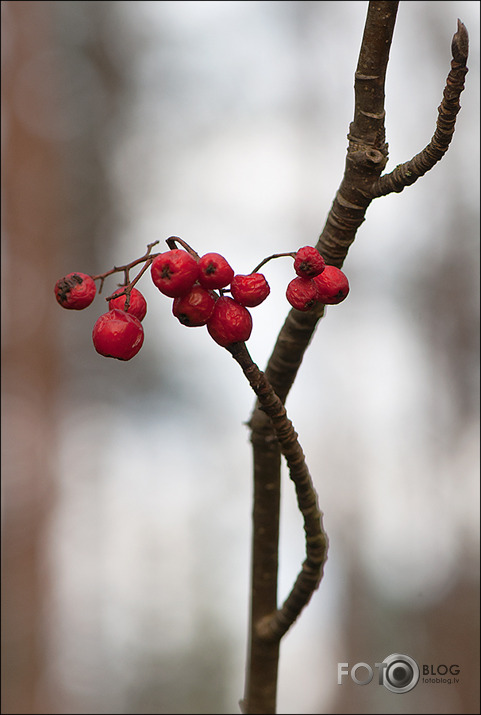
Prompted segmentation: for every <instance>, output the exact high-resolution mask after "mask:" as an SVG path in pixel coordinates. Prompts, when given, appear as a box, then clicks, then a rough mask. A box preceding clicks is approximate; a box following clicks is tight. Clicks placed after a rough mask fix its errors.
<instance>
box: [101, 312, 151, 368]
mask: <svg viewBox="0 0 481 715" xmlns="http://www.w3.org/2000/svg"><path fill="white" fill-rule="evenodd" d="M92 340H93V343H94V347H95V349H96V351H97V352H98V353H99V354H100V355H103V356H104V357H111V358H116V359H117V360H130V359H131V358H133V357H134V356H135V355H137V353H138V352H139V350H140V348H141V347H142V344H143V342H144V330H143V328H142V324H141V322H140V320H138V319H137V318H136V317H135V316H133V315H129V313H127V312H125V310H118V308H114V309H113V310H109V312H108V313H104V314H103V315H101V316H100V318H98V320H97V322H96V323H95V325H94V328H93V331H92Z"/></svg>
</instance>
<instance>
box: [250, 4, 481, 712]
mask: <svg viewBox="0 0 481 715" xmlns="http://www.w3.org/2000/svg"><path fill="white" fill-rule="evenodd" d="M397 9H398V2H393V1H391V0H386V1H381V0H375V1H372V2H369V4H368V11H367V17H366V23H365V27H364V35H363V40H362V45H361V50H360V54H359V61H358V66H357V69H356V73H355V84H354V92H355V111H354V118H353V121H352V123H351V125H350V128H349V134H348V140H349V146H348V151H347V156H346V165H345V171H344V176H343V179H342V182H341V185H340V187H339V190H338V192H337V194H336V196H335V199H334V201H333V204H332V207H331V209H330V211H329V214H328V216H327V219H326V223H325V226H324V229H323V231H322V233H321V235H320V237H319V240H318V242H317V244H316V248H317V249H318V250H319V252H320V253H321V254H322V256H323V257H324V259H325V261H326V263H327V264H330V265H334V266H337V267H338V268H341V267H342V265H343V263H344V260H345V258H346V256H347V253H348V251H349V248H350V246H351V244H352V242H353V241H354V239H355V236H356V233H357V230H358V228H359V227H360V226H361V224H362V222H363V221H364V219H365V214H366V211H367V208H368V207H369V205H370V203H371V202H372V200H373V199H374V198H376V197H378V196H382V195H386V194H388V193H390V192H393V191H395V192H399V191H402V189H403V188H404V187H405V186H408V185H410V184H412V183H414V181H416V179H418V178H419V177H420V176H422V175H423V174H424V173H426V171H428V170H429V169H430V168H432V166H434V165H435V164H436V162H438V161H439V160H440V159H441V158H442V156H443V155H444V153H445V152H446V151H447V149H448V146H449V143H450V141H451V138H452V135H453V132H454V125H455V121H456V115H457V113H458V112H459V97H460V94H461V92H462V90H463V88H464V77H465V75H466V72H467V67H466V61H467V56H468V36H467V32H466V28H465V27H464V25H463V24H462V23H461V22H459V21H458V30H457V32H456V34H455V36H454V38H453V43H452V54H453V61H452V63H451V71H450V73H449V75H448V79H447V83H446V88H445V90H444V95H443V100H442V103H441V106H440V107H439V116H438V122H437V126H436V131H435V134H434V136H433V138H432V140H431V142H430V143H429V145H428V146H427V147H426V148H425V149H424V150H423V151H422V152H421V153H420V154H418V155H417V156H416V157H414V158H413V159H411V160H410V161H408V162H406V163H405V164H403V165H401V166H399V167H397V168H396V169H395V170H394V171H393V172H391V173H390V174H387V175H385V176H382V177H381V174H382V172H383V170H384V168H385V166H386V164H387V159H388V145H387V143H386V141H385V121H384V119H385V110H384V86H385V77H386V68H387V64H388V60H389V52H390V47H391V42H392V36H393V31H394V26H395V22H396V14H397ZM323 314H324V306H322V305H318V306H317V307H316V308H314V309H313V310H311V311H308V312H305V313H304V312H302V313H301V312H299V311H297V310H295V309H292V310H291V311H290V312H289V314H288V316H287V318H286V321H285V323H284V325H283V327H282V328H281V331H280V333H279V336H278V338H277V342H276V344H275V347H274V350H273V352H272V355H271V357H270V359H269V361H268V364H267V367H266V370H265V379H266V380H267V382H268V383H269V384H270V385H271V386H272V388H273V390H274V391H275V393H276V395H277V396H278V398H279V401H280V402H281V403H284V402H285V400H286V398H287V395H288V393H289V390H290V388H291V386H292V384H293V382H294V380H295V377H296V375H297V371H298V369H299V367H300V365H301V362H302V359H303V356H304V352H305V350H306V349H307V347H308V345H309V343H310V341H311V339H312V336H313V334H314V332H315V329H316V327H317V324H318V322H319V320H320V318H321V317H322V316H323ZM250 427H251V440H252V445H253V455H254V513H253V546H252V589H251V593H252V602H251V624H250V641H249V654H248V666H247V676H246V688H245V696H244V700H243V702H242V709H243V712H245V713H275V712H276V678H277V666H278V663H277V660H278V655H279V637H280V636H282V633H283V632H285V631H286V630H287V628H289V625H290V624H291V623H292V622H293V621H294V620H295V617H297V615H298V613H299V610H300V609H298V604H297V602H296V604H295V605H294V607H293V610H292V612H293V613H296V615H295V616H294V618H293V619H291V620H290V622H289V618H288V617H286V620H284V616H285V615H286V614H287V613H288V612H290V610H291V606H292V605H293V604H292V603H291V596H293V594H295V593H297V582H296V585H295V586H294V588H293V590H292V592H291V595H290V596H289V597H288V599H287V600H286V602H285V603H284V606H283V607H282V608H281V609H279V610H277V609H276V608H275V603H276V599H277V569H278V558H277V548H278V525H279V503H280V454H281V451H283V447H282V445H281V443H280V442H278V436H277V435H276V429H275V425H274V423H273V421H272V419H271V417H270V415H269V414H268V412H266V411H265V409H264V405H263V403H262V401H261V398H259V399H258V402H257V405H256V408H255V410H254V412H253V414H252V417H251V420H250ZM324 537H325V535H324ZM325 546H326V547H327V539H326V540H325ZM324 558H325V554H324ZM303 571H304V564H303V567H302V571H301V574H300V575H299V577H298V581H299V579H301V580H302V574H303ZM320 575H321V576H322V570H321V571H320ZM308 580H309V579H307V581H308ZM307 581H306V584H307ZM306 584H304V585H306ZM311 585H312V589H314V588H316V587H317V586H318V580H317V579H315V578H313V579H312V584H311ZM311 594H312V590H311V591H310V593H309V595H307V593H306V596H305V598H304V605H305V603H307V602H308V600H309V598H310V595H311ZM292 600H294V601H295V600H296V599H295V598H293V599H292ZM273 614H275V615H273ZM281 614H282V615H281ZM269 632H271V634H272V640H269V638H266V636H268V634H269Z"/></svg>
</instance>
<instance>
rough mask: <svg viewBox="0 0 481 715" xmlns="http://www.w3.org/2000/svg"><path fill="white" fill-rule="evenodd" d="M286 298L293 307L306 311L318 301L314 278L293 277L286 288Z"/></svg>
mask: <svg viewBox="0 0 481 715" xmlns="http://www.w3.org/2000/svg"><path fill="white" fill-rule="evenodd" d="M286 298H287V300H288V301H289V303H290V304H291V305H292V307H293V308H296V309H297V310H302V311H303V312H306V311H308V310H311V308H313V307H314V305H315V304H316V303H317V300H318V299H317V286H316V284H315V283H314V279H313V278H302V277H301V276H298V277H297V278H293V279H292V280H291V282H290V283H289V285H288V286H287V289H286Z"/></svg>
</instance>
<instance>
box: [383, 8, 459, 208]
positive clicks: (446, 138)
mask: <svg viewBox="0 0 481 715" xmlns="http://www.w3.org/2000/svg"><path fill="white" fill-rule="evenodd" d="M468 49H469V39H468V32H467V30H466V27H465V26H464V25H463V23H462V22H461V21H460V20H458V30H457V32H456V33H455V35H454V37H453V42H452V45H451V51H452V55H453V59H452V61H451V71H450V72H449V74H448V77H447V79H446V86H445V88H444V92H443V99H442V102H441V104H440V105H439V108H438V120H437V123H436V131H435V132H434V135H433V137H432V139H431V141H430V142H429V144H428V145H427V146H426V147H425V148H424V149H423V150H422V151H421V152H420V153H419V154H416V156H414V157H413V158H412V159H410V160H409V161H406V162H405V163H404V164H400V165H399V166H397V167H396V168H395V169H394V171H391V173H390V174H384V176H381V177H380V178H379V179H378V180H377V181H376V182H375V183H374V185H373V187H372V189H371V194H372V196H373V197H374V198H375V197H378V196H386V195H387V194H390V193H392V192H396V193H399V192H401V191H402V190H403V189H405V188H406V186H411V185H412V184H414V182H415V181H417V180H418V179H419V178H420V177H421V176H423V175H424V174H425V173H426V172H427V171H429V170H430V169H432V168H433V166H434V165H435V164H437V162H438V161H440V160H441V159H442V158H443V156H444V155H445V153H446V152H447V150H448V148H449V145H450V143H451V139H452V138H453V134H454V127H455V124H456V117H457V114H458V112H459V110H460V109H461V105H460V103H459V98H460V96H461V92H462V91H463V89H464V78H465V77H466V73H467V72H468V68H467V67H466V62H467V59H468Z"/></svg>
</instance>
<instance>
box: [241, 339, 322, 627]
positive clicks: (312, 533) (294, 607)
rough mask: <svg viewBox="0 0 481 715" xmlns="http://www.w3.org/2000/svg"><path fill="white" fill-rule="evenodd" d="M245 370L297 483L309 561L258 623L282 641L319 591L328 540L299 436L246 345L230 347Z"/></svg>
mask: <svg viewBox="0 0 481 715" xmlns="http://www.w3.org/2000/svg"><path fill="white" fill-rule="evenodd" d="M227 350H229V352H230V353H231V355H232V357H233V358H234V360H236V362H237V363H238V364H239V365H240V367H241V368H242V370H243V372H244V375H245V376H246V378H247V379H248V381H249V384H250V386H251V387H252V389H253V390H254V392H255V394H256V395H257V398H258V400H259V403H260V405H261V409H262V410H263V411H264V412H265V413H266V414H267V415H268V416H269V417H270V419H271V422H272V425H273V427H274V430H275V433H276V436H277V439H278V442H279V446H280V449H281V452H282V454H283V455H284V457H285V459H286V461H287V466H288V468H289V476H290V478H291V480H292V481H293V482H294V485H295V488H296V494H297V503H298V506H299V510H300V512H301V514H302V516H303V519H304V531H305V534H306V559H305V561H304V562H303V564H302V568H301V570H300V572H299V575H298V577H297V579H296V581H295V583H294V586H293V587H292V590H291V592H290V594H289V596H288V597H287V598H286V600H285V601H284V604H283V605H282V607H281V608H279V609H276V610H275V611H274V612H272V613H270V614H268V615H267V616H264V618H262V619H261V621H260V622H258V623H257V624H256V634H257V636H258V637H259V638H260V639H261V640H266V641H280V639H281V638H282V636H283V635H284V634H285V633H286V632H287V631H288V629H289V628H290V626H291V625H292V624H293V623H294V621H295V620H296V619H297V617H298V616H299V614H300V613H301V611H302V609H303V608H304V606H306V605H307V604H308V603H309V601H310V599H311V596H312V594H313V593H314V591H315V590H316V589H317V588H318V586H319V584H320V582H321V579H322V575H323V570H324V564H325V562H326V559H327V548H328V538H327V534H326V532H325V531H324V528H323V523H322V512H321V511H320V509H319V506H318V496H317V492H316V490H315V487H314V484H313V482H312V478H311V475H310V474H309V470H308V467H307V464H306V460H305V456H304V452H303V450H302V447H301V445H300V444H299V440H298V435H297V433H296V431H295V430H294V427H293V424H292V422H291V420H290V419H289V418H288V417H287V412H286V409H285V407H284V405H283V404H282V402H281V400H280V399H279V397H278V396H277V395H276V393H275V392H274V389H273V387H272V385H271V384H270V383H269V381H268V380H267V378H266V376H265V374H264V373H263V372H262V371H261V370H260V369H259V368H258V366H257V365H256V364H255V363H254V362H253V360H252V358H251V356H250V354H249V351H248V350H247V347H246V345H245V343H234V344H233V345H230V346H228V347H227Z"/></svg>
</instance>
